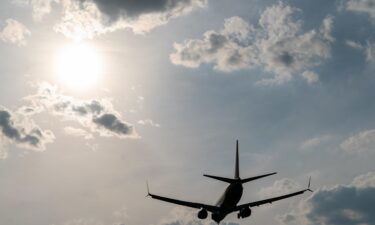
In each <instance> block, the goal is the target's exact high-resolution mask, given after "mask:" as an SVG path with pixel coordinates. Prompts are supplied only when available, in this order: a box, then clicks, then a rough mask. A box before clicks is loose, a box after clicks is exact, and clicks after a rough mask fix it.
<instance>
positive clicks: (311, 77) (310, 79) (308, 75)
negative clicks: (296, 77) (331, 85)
mask: <svg viewBox="0 0 375 225" xmlns="http://www.w3.org/2000/svg"><path fill="white" fill-rule="evenodd" d="M302 77H303V78H305V80H306V81H307V83H309V84H312V83H315V82H318V81H319V75H318V74H316V73H315V72H313V71H305V72H303V73H302Z"/></svg>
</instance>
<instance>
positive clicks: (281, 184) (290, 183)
mask: <svg viewBox="0 0 375 225" xmlns="http://www.w3.org/2000/svg"><path fill="white" fill-rule="evenodd" d="M298 188H299V185H298V184H297V183H296V182H295V181H294V180H292V179H289V178H284V179H281V180H277V181H275V182H274V183H273V185H272V186H269V187H265V188H262V189H260V191H259V193H258V194H259V195H260V196H261V197H271V196H277V195H282V194H287V193H289V192H291V191H295V190H297V189H298Z"/></svg>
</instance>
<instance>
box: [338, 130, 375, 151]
mask: <svg viewBox="0 0 375 225" xmlns="http://www.w3.org/2000/svg"><path fill="white" fill-rule="evenodd" d="M340 147H341V149H342V150H344V151H345V152H347V153H355V154H362V153H366V152H371V151H374V148H375V130H366V131H363V132H360V133H359V134H356V135H354V136H351V137H349V138H347V139H346V140H344V141H343V142H342V143H341V144H340Z"/></svg>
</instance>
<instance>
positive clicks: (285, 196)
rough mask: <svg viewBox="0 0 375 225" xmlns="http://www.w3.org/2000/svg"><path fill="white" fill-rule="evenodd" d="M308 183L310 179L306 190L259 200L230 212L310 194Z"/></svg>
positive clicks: (239, 206)
mask: <svg viewBox="0 0 375 225" xmlns="http://www.w3.org/2000/svg"><path fill="white" fill-rule="evenodd" d="M310 181H311V178H310V179H309V185H308V188H306V189H304V190H302V191H297V192H293V193H290V194H286V195H281V196H278V197H273V198H268V199H264V200H260V201H256V202H250V203H246V204H242V205H238V206H236V207H235V208H234V209H233V210H232V211H238V210H241V209H242V208H245V207H250V208H251V207H255V206H260V205H264V204H272V202H276V201H279V200H282V199H286V198H290V197H293V196H296V195H301V194H303V193H305V192H306V191H310V192H312V190H311V189H310Z"/></svg>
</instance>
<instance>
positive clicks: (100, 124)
mask: <svg viewBox="0 0 375 225" xmlns="http://www.w3.org/2000/svg"><path fill="white" fill-rule="evenodd" d="M27 99H29V100H30V101H31V103H32V106H33V107H35V108H37V109H40V108H43V109H45V110H47V111H48V112H51V113H52V114H55V115H58V116H61V117H62V118H64V119H65V120H72V121H77V122H79V123H80V124H81V125H82V126H84V127H85V128H88V129H89V130H91V132H96V133H98V134H99V135H102V136H113V135H115V136H117V137H121V138H125V137H138V135H137V134H136V132H135V130H134V128H133V126H132V125H131V124H129V123H127V122H125V121H123V120H122V119H121V118H120V116H119V113H118V112H116V111H115V110H114V109H113V106H112V103H111V102H110V101H109V100H106V99H101V100H98V99H93V100H79V99H75V98H73V97H71V96H66V95H62V94H60V93H58V92H57V90H56V88H55V87H53V86H51V85H49V84H46V83H45V84H42V85H40V89H39V91H38V94H36V95H33V96H29V97H28V98H27ZM70 133H72V132H70ZM73 133H74V132H73Z"/></svg>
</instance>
